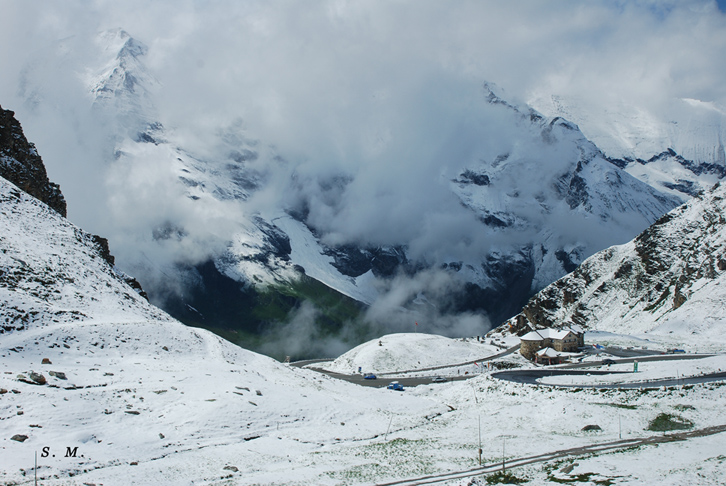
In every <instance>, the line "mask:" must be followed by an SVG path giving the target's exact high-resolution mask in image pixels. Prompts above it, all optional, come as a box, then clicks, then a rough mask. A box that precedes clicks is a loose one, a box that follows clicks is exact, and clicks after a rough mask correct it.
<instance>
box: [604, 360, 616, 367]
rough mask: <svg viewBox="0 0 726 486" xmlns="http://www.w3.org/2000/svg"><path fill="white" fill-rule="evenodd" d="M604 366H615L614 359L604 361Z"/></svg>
mask: <svg viewBox="0 0 726 486" xmlns="http://www.w3.org/2000/svg"><path fill="white" fill-rule="evenodd" d="M602 364H604V365H608V366H609V365H613V364H615V360H613V359H604V360H602Z"/></svg>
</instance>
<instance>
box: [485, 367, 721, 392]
mask: <svg viewBox="0 0 726 486" xmlns="http://www.w3.org/2000/svg"><path fill="white" fill-rule="evenodd" d="M588 374H589V375H610V374H628V375H632V373H631V372H629V371H606V370H590V371H588V370H573V369H561V368H560V369H536V370H508V371H499V372H497V373H492V377H494V378H497V379H499V380H506V381H512V382H515V383H528V384H533V385H542V386H551V387H555V388H598V389H602V388H617V389H625V388H660V387H661V386H679V385H694V384H697V383H708V382H712V381H724V380H726V372H719V373H709V374H704V375H697V376H686V377H682V378H679V379H675V378H669V379H664V380H651V381H640V382H632V383H611V384H607V385H584V384H577V385H574V384H573V385H565V384H562V385H560V384H558V385H550V384H546V383H539V382H537V380H538V379H540V378H546V377H549V376H578V375H588Z"/></svg>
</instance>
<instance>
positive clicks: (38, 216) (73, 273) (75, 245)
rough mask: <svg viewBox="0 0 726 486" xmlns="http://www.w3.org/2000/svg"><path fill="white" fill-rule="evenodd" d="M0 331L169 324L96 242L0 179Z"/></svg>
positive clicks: (38, 202) (166, 317)
mask: <svg viewBox="0 0 726 486" xmlns="http://www.w3.org/2000/svg"><path fill="white" fill-rule="evenodd" d="M0 215H1V217H0V228H2V230H1V231H0V246H1V247H2V252H1V253H0V270H1V272H0V306H2V307H1V308H2V317H1V319H2V321H0V324H1V325H2V329H4V330H5V331H9V330H13V329H23V328H32V327H35V326H38V325H44V324H47V323H49V322H69V321H76V320H86V319H107V318H108V316H111V315H117V314H119V313H123V314H124V315H126V318H127V319H130V320H139V319H157V320H159V319H160V320H169V319H170V318H169V317H168V316H166V314H164V313H163V312H162V311H161V310H159V309H157V308H156V307H154V306H152V305H151V304H149V303H148V302H147V301H146V300H145V299H144V298H143V297H141V296H140V295H139V294H138V293H137V292H136V291H134V289H132V288H131V287H130V286H129V285H128V284H126V282H125V281H124V279H123V276H122V275H121V274H119V273H117V272H116V271H115V270H114V269H113V268H112V267H111V266H110V265H109V264H108V262H106V261H105V260H104V259H103V257H102V256H101V252H100V247H99V246H98V242H97V240H96V239H95V238H94V237H92V236H91V235H89V234H88V233H85V232H83V231H82V230H80V229H79V228H77V227H76V226H74V225H73V224H71V223H70V222H68V220H66V219H65V218H63V217H62V216H60V215H59V214H58V213H56V212H55V211H53V210H52V209H50V208H49V207H48V206H46V205H45V204H43V203H41V202H40V201H38V200H37V199H35V198H33V197H31V196H29V195H27V194H26V193H25V192H23V191H21V190H19V189H18V188H17V187H15V186H14V185H13V184H10V183H9V182H7V181H6V180H4V179H1V178H0Z"/></svg>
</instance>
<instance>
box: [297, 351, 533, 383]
mask: <svg viewBox="0 0 726 486" xmlns="http://www.w3.org/2000/svg"><path fill="white" fill-rule="evenodd" d="M518 349H519V345H516V346H513V347H511V348H508V349H506V350H504V351H502V352H501V353H497V354H494V355H491V356H486V357H483V358H479V359H475V360H471V361H467V362H465V363H457V364H450V365H445V366H432V367H429V368H419V369H413V370H401V371H392V372H388V373H378V374H377V375H376V376H377V379H375V380H366V379H365V378H363V376H361V375H358V374H356V375H346V374H343V373H333V372H331V371H326V370H324V369H322V368H318V367H313V366H310V367H309V368H308V369H311V370H313V371H317V372H319V373H324V374H326V375H328V376H331V377H333V378H337V379H339V380H344V381H348V382H350V383H355V384H356V385H361V386H370V387H374V388H385V387H386V386H388V384H389V383H390V382H391V381H397V382H399V383H400V384H401V385H403V387H404V388H406V387H412V386H418V385H429V384H433V383H434V381H433V378H434V377H435V376H436V374H435V373H432V374H431V376H428V377H412V378H400V377H398V378H392V377H393V376H399V375H404V374H406V373H426V372H429V371H439V370H445V369H451V368H458V367H462V366H468V365H472V364H474V363H482V362H486V361H491V360H494V359H497V358H501V357H502V356H506V355H508V354H512V353H513V352H515V351H516V350H518ZM330 361H332V360H331V359H309V360H305V361H295V362H293V363H290V365H291V366H296V367H298V368H302V367H304V366H308V365H311V364H320V363H327V362H330ZM475 376H479V375H478V373H470V374H468V375H460V376H455V377H447V378H446V381H461V380H468V379H469V378H474V377H475Z"/></svg>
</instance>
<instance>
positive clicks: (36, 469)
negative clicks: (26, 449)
mask: <svg viewBox="0 0 726 486" xmlns="http://www.w3.org/2000/svg"><path fill="white" fill-rule="evenodd" d="M33 472H34V473H35V486H38V451H35V469H34V471H33Z"/></svg>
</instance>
